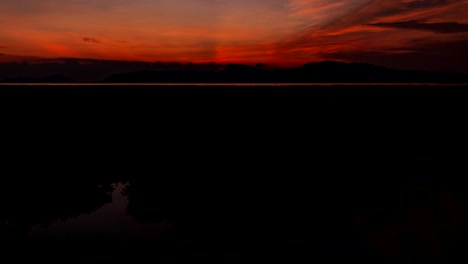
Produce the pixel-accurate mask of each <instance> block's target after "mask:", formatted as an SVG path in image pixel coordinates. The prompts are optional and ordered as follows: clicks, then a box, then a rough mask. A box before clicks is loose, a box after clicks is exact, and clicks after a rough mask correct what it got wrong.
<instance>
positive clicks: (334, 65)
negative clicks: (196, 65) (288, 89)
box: [104, 61, 468, 83]
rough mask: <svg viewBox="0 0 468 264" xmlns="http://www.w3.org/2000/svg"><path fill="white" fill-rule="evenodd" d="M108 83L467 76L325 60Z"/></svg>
mask: <svg viewBox="0 0 468 264" xmlns="http://www.w3.org/2000/svg"><path fill="white" fill-rule="evenodd" d="M104 82H108V83H466V82H468V74H457V73H442V72H425V71H407V70H397V69H390V68H386V67H379V66H375V65H370V64H362V63H343V62H334V61H326V62H320V63H309V64H306V65H303V66H301V67H298V68H295V69H276V70H268V69H264V68H260V67H254V66H247V65H236V64H229V65H227V66H226V67H225V68H224V69H223V70H221V71H217V72H206V71H144V72H135V73H126V74H116V75H112V76H110V77H108V78H107V79H105V80H104Z"/></svg>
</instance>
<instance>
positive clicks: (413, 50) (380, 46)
mask: <svg viewBox="0 0 468 264" xmlns="http://www.w3.org/2000/svg"><path fill="white" fill-rule="evenodd" d="M0 30H1V32H2V34H1V35H0V54H3V56H0V61H5V60H8V59H9V58H10V59H11V58H14V57H41V58H64V57H66V58H91V59H106V60H107V59H108V60H132V61H180V62H211V61H213V62H221V63H223V62H240V63H258V62H264V63H279V64H300V63H305V62H310V61H318V60H324V59H337V60H344V61H356V60H357V61H364V62H371V63H375V62H380V61H382V63H381V64H387V65H392V64H398V63H405V60H406V63H410V62H412V60H416V61H414V62H413V63H414V67H417V66H418V64H421V65H422V66H424V62H421V61H419V62H418V61H417V60H418V59H411V58H412V57H411V56H413V57H414V58H419V57H421V58H423V57H424V56H426V57H427V56H433V57H434V60H436V59H437V60H438V61H440V60H441V58H447V62H453V63H455V64H457V65H456V66H457V67H459V68H461V69H464V67H465V66H466V63H464V62H463V61H462V59H463V60H464V59H465V58H468V52H467V49H466V48H463V46H464V45H463V44H465V43H468V1H460V0H258V1H250V0H237V1H228V0H183V1H182V0H158V1H156V0H135V1H124V0H69V1H62V0H40V1H37V0H14V1H13V0H4V1H2V4H1V5H0ZM447 46H450V47H453V49H452V51H448V50H444V49H445V47H447ZM455 51H456V53H457V54H460V53H463V54H462V55H461V56H460V55H457V56H455V55H454V54H452V53H454V52H455ZM450 56H452V57H450ZM457 58H458V60H459V61H457ZM454 60H455V61H454ZM410 66H411V65H410ZM466 69H467V70H468V66H466Z"/></svg>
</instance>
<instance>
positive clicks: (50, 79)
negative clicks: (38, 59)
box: [2, 75, 73, 83]
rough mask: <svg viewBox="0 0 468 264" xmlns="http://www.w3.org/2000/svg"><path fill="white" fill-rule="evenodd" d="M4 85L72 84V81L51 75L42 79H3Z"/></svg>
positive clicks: (61, 76) (64, 77)
mask: <svg viewBox="0 0 468 264" xmlns="http://www.w3.org/2000/svg"><path fill="white" fill-rule="evenodd" d="M2 82H4V83H72V82H73V80H72V79H71V78H69V77H66V76H63V75H52V76H47V77H44V78H34V77H17V78H6V79H3V80H2Z"/></svg>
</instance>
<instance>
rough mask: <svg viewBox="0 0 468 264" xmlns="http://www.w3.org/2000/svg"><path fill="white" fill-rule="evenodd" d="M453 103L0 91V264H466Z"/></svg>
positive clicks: (167, 90) (225, 92)
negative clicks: (275, 263)
mask: <svg viewBox="0 0 468 264" xmlns="http://www.w3.org/2000/svg"><path fill="white" fill-rule="evenodd" d="M467 88H468V87H461V86H458V87H443V86H436V87H431V86H421V87H405V86H399V87H391V86H385V87H377V86H376V87H370V86H366V87H339V86H337V87H157V88H156V87H138V86H135V87H130V86H128V87H125V86H118V87H70V86H64V87H50V86H43V87H41V86H34V87H5V86H1V87H0V101H1V111H2V130H3V132H4V133H3V135H2V137H3V139H2V151H3V154H4V155H3V159H2V170H3V173H2V182H1V184H2V185H1V186H2V192H0V242H1V243H2V247H1V249H0V250H1V251H3V252H2V255H1V258H5V263H31V262H35V263H193V262H203V263H264V262H265V263H268V262H272V261H279V262H283V263H466V262H467V260H468V256H467V255H466V248H468V191H467V188H466V184H465V182H466V181H465V180H464V178H465V177H466V176H465V175H467V174H466V168H465V167H466V166H465V163H466V159H465V157H466V155H465V154H466V144H465V137H466V129H465V128H464V127H465V123H466V113H467V107H468V105H467V104H466V101H467V98H468V90H467ZM119 182H120V183H121V184H117V183H119Z"/></svg>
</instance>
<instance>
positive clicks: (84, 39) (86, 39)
mask: <svg viewBox="0 0 468 264" xmlns="http://www.w3.org/2000/svg"><path fill="white" fill-rule="evenodd" d="M82 40H83V41H84V42H89V43H94V44H101V43H102V42H101V41H100V40H98V39H95V38H87V37H84V38H82Z"/></svg>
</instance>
